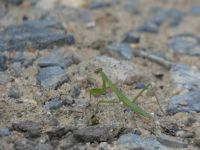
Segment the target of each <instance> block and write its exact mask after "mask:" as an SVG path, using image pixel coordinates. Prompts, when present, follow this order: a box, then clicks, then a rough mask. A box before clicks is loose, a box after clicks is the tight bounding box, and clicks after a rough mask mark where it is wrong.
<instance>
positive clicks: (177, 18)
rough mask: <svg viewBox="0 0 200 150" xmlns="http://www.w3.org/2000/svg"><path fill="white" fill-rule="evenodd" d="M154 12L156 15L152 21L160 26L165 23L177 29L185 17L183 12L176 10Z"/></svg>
mask: <svg viewBox="0 0 200 150" xmlns="http://www.w3.org/2000/svg"><path fill="white" fill-rule="evenodd" d="M153 11H154V15H153V16H152V18H151V20H152V22H153V23H154V24H156V25H158V26H160V25H162V24H164V23H165V24H168V25H169V26H172V27H175V26H177V25H179V24H180V22H181V20H182V18H183V16H184V15H185V14H184V13H183V12H181V11H178V10H176V9H163V8H155V9H154V10H153Z"/></svg>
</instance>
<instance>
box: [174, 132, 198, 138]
mask: <svg viewBox="0 0 200 150" xmlns="http://www.w3.org/2000/svg"><path fill="white" fill-rule="evenodd" d="M194 135H195V134H194V133H193V132H191V131H187V130H180V131H177V132H176V136H178V137H181V138H193V137H194Z"/></svg>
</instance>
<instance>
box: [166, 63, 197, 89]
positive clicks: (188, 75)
mask: <svg viewBox="0 0 200 150" xmlns="http://www.w3.org/2000/svg"><path fill="white" fill-rule="evenodd" d="M170 77H171V79H172V81H173V82H174V84H175V85H176V87H177V88H181V89H188V90H190V91H191V90H197V89H200V72H199V71H198V70H197V69H195V68H191V67H189V66H188V65H186V64H174V65H172V67H171V70H170Z"/></svg>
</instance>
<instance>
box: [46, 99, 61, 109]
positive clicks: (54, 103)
mask: <svg viewBox="0 0 200 150" xmlns="http://www.w3.org/2000/svg"><path fill="white" fill-rule="evenodd" d="M62 106H63V101H62V100H60V99H59V98H53V99H50V100H49V101H48V102H46V103H45V105H44V108H45V109H58V108H60V107H62Z"/></svg>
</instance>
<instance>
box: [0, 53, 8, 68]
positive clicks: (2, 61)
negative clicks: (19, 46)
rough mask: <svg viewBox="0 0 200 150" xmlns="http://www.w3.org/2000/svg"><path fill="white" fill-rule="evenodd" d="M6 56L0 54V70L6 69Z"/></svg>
mask: <svg viewBox="0 0 200 150" xmlns="http://www.w3.org/2000/svg"><path fill="white" fill-rule="evenodd" d="M6 62H7V57H6V56H3V55H0V71H5V70H6V69H7V65H6Z"/></svg>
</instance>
